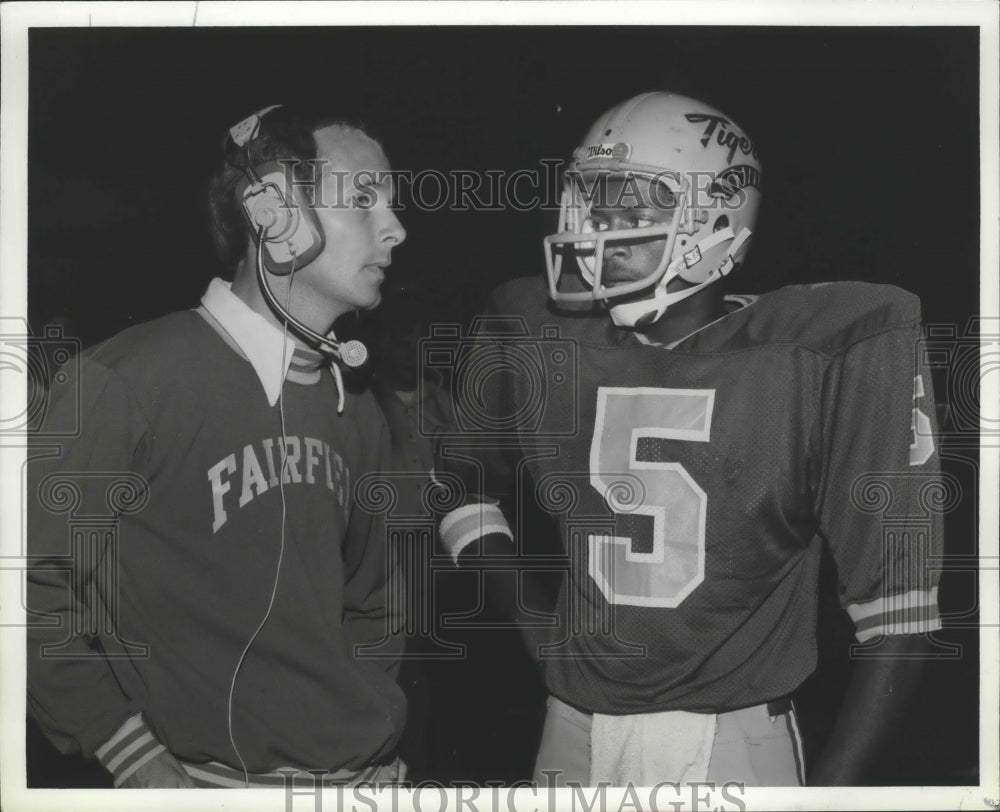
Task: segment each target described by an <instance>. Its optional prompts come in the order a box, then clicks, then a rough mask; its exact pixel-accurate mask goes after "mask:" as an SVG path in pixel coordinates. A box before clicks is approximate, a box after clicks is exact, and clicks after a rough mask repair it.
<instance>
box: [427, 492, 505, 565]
mask: <svg viewBox="0 0 1000 812" xmlns="http://www.w3.org/2000/svg"><path fill="white" fill-rule="evenodd" d="M491 533H500V534H502V535H504V536H507V538H509V539H511V540H513V539H514V534H513V533H512V532H511V530H510V525H509V524H507V519H506V517H505V516H504V515H503V511H502V510H500V508H499V507H498V506H497V505H491V504H487V503H483V502H479V503H476V504H473V505H463V506H462V507H460V508H456V509H455V510H453V511H451V513H448V514H447V515H446V516H445V517H444V518H443V519H442V520H441V543H442V544H443V545H444V548H445V549H446V550H447V551H448V553H449V554H450V555H451V557H452V560H453V561H455V563H456V564H457V563H458V556H459V553H461V552H462V550H463V549H464V548H465V547H467V546H468V545H469V544H471V543H472V542H474V541H476V540H478V539H481V538H482V537H483V536H488V535H490V534H491Z"/></svg>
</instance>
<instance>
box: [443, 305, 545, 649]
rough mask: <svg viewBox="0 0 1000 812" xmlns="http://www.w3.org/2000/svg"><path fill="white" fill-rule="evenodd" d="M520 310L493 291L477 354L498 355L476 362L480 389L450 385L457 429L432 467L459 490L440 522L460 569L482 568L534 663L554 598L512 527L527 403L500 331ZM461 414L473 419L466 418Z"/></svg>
mask: <svg viewBox="0 0 1000 812" xmlns="http://www.w3.org/2000/svg"><path fill="white" fill-rule="evenodd" d="M516 312H517V307H516V305H513V304H511V303H509V302H507V303H499V302H498V301H497V298H496V295H495V294H494V297H492V298H491V300H490V301H489V302H488V303H487V306H486V309H485V313H486V315H485V317H484V318H485V319H486V320H490V321H489V324H490V327H488V328H487V332H489V334H490V337H489V338H482V339H480V343H479V344H478V345H477V352H478V353H480V354H478V355H476V356H475V357H476V358H477V359H494V360H495V361H496V365H495V367H494V368H487V366H486V364H487V363H488V361H486V360H479V361H478V363H479V366H478V367H477V371H478V372H479V373H480V374H479V375H478V376H477V381H476V383H477V386H476V387H475V391H470V389H471V387H468V386H466V387H463V386H450V387H448V388H449V389H450V390H451V391H452V392H453V393H454V397H455V402H454V404H453V407H452V410H453V414H454V415H455V417H454V418H453V421H452V422H453V428H454V429H455V432H454V433H453V435H452V439H449V440H447V441H443V442H441V443H439V444H438V446H437V448H436V449H435V452H436V453H435V464H434V470H435V473H436V475H437V476H438V477H439V481H440V482H441V484H442V486H443V487H445V488H448V489H451V490H452V491H457V492H458V495H459V498H458V500H457V501H458V504H457V506H456V507H453V508H452V509H451V510H449V511H447V513H446V515H444V516H443V517H442V519H441V521H440V525H439V538H440V541H441V545H442V546H443V547H444V549H445V551H446V552H447V553H448V554H449V555H450V556H451V558H452V560H453V561H454V562H455V564H456V566H458V567H459V568H460V569H463V570H466V571H474V572H478V573H479V577H480V583H481V584H482V588H483V592H484V594H485V598H486V601H487V602H488V604H489V605H490V606H491V608H492V609H493V610H494V611H495V612H497V613H498V614H499V615H500V616H501V617H502V618H504V619H505V620H507V621H509V622H513V623H515V624H516V625H517V629H518V631H519V633H520V635H521V637H522V640H523V641H524V643H525V646H526V647H527V649H528V653H529V656H530V657H531V659H532V660H533V661H535V662H537V661H538V658H539V653H538V646H539V643H540V642H541V640H540V637H539V635H538V632H539V617H538V614H537V613H538V612H545V611H546V610H547V609H549V608H550V605H551V603H552V601H551V600H549V599H548V597H547V595H546V593H545V591H544V590H543V589H542V588H541V586H540V585H539V583H538V582H537V579H536V578H535V577H534V575H533V573H532V572H531V570H530V567H527V566H526V561H525V559H524V557H522V556H520V555H519V551H520V550H521V549H522V543H523V541H524V540H523V539H516V538H515V533H514V529H513V528H516V527H518V525H519V522H518V521H517V510H518V495H519V487H518V478H517V477H518V474H517V472H518V471H519V470H520V461H521V458H522V451H521V448H520V445H519V443H518V436H517V431H516V429H517V420H518V416H519V415H523V414H525V413H526V410H525V409H524V408H523V404H519V403H518V402H517V395H516V394H515V392H516V386H515V381H514V378H515V377H516V374H515V373H514V372H513V371H512V370H515V369H517V364H516V363H504V362H503V358H504V342H503V340H502V339H498V338H496V336H497V335H499V334H500V333H501V332H503V331H504V330H505V329H510V318H509V317H508V316H505V315H504V314H508V313H516ZM487 345H488V346H487ZM467 398H468V399H471V401H467V400H466V399H467ZM463 414H464V415H471V416H473V418H474V419H470V420H466V421H464V422H463V420H462V419H461V416H462V415H463ZM470 425H471V426H472V427H473V428H472V429H471V430H469V431H466V432H465V435H464V436H463V433H462V431H461V429H462V428H463V426H466V427H468V426H470ZM479 425H487V426H490V425H492V426H509V427H510V430H509V432H508V433H507V434H506V435H503V436H497V435H496V433H492V434H490V433H488V432H487V434H489V436H483V435H482V434H480V433H478V432H477V431H476V430H475V427H476V426H479ZM442 501H447V500H442ZM531 610H535V613H533V612H532V611H531Z"/></svg>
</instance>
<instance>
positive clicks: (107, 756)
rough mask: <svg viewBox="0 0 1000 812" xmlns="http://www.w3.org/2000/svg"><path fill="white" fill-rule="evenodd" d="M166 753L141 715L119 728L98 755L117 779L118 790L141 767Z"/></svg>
mask: <svg viewBox="0 0 1000 812" xmlns="http://www.w3.org/2000/svg"><path fill="white" fill-rule="evenodd" d="M164 750H166V748H165V747H164V746H163V745H162V744H160V742H159V741H157V739H156V736H154V735H153V731H152V730H150V729H149V727H147V726H146V722H145V721H144V720H143V718H142V714H139V713H137V714H136V715H135V716H132V717H130V718H129V719H128V721H126V722H125V724H123V725H122V726H121V727H120V728H118V730H117V731H116V732H115V734H114V735H113V736H112V737H111V738H110V739H108V741H106V742H105V743H104V744H103V745H102V746H101V747H99V748H98V749H97V751H96V752H95V755H96V756H97V760H98V761H99V762H100V763H101V765H102V766H103V767H104V769H106V770H107V771H108V772H110V773H111V774H112V776H114V782H115V786H118V785H119V784H121V782H122V781H124V780H125V779H126V778H128V777H129V776H130V775H131V774H132V773H134V772H135V771H136V770H137V769H139V767H141V766H142V765H143V764H145V763H146V762H147V761H149V760H150V759H151V758H153V757H154V756H157V755H159V754H160V753H162V752H163V751H164Z"/></svg>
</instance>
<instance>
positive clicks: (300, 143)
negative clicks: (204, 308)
mask: <svg viewBox="0 0 1000 812" xmlns="http://www.w3.org/2000/svg"><path fill="white" fill-rule="evenodd" d="M334 126H336V127H341V128H343V129H344V130H345V131H353V132H359V133H362V134H363V135H365V136H367V137H368V138H372V140H373V141H376V143H377V139H375V138H374V137H373V136H372V135H371V134H370V133H369V131H368V128H367V126H366V125H365V124H363V123H361V122H359V121H354V120H350V119H343V118H334V117H331V116H313V117H309V116H307V115H303V114H302V113H299V112H295V111H290V110H288V109H286V108H280V109H278V110H274V111H272V112H270V113H268V114H267V115H265V116H264V117H263V119H262V122H261V128H260V132H259V133H258V135H257V137H256V138H254V139H253V140H252V141H250V143H249V148H248V149H249V159H250V163H251V165H253V166H258V165H260V164H262V163H266V162H268V161H279V160H287V159H293V160H297V161H298V163H296V164H295V165H294V166H293V168H292V171H293V173H294V175H295V178H296V179H298V180H301V181H304V182H307V183H308V182H309V181H311V180H313V166H312V165H311V164H309V163H308V161H311V160H313V159H315V158H317V157H318V155H317V147H316V137H315V133H316V132H317V131H318V130H322V129H324V128H326V127H334ZM245 177H246V174H245V172H244V170H243V169H242V168H241V167H239V166H234V165H233V164H232V163H230V162H229V161H226V162H225V163H224V164H223V165H222V166H221V168H219V169H218V170H217V171H216V172H215V173H214V174H213V175H212V177H211V179H210V180H209V183H208V216H209V223H210V227H211V231H212V239H213V242H214V243H215V252H216V255H217V256H218V258H219V261H220V262H221V263H222V265H223V266H224V267H225V268H226V269H227V270H229V272H230V273H232V272H233V271H234V270H235V268H236V266H237V264H238V263H239V261H240V260H241V259H243V257H244V256H245V255H246V250H247V241H248V240H251V239H252V238H253V235H252V234H251V232H250V227H249V225H248V223H247V221H246V218H245V216H244V214H243V206H242V202H241V201H240V200H239V196H238V195H237V193H236V187H237V186H238V185H239V183H240V181H241V180H242V179H244V178H245ZM316 179H317V180H318V179H319V175H318V174H317V176H316Z"/></svg>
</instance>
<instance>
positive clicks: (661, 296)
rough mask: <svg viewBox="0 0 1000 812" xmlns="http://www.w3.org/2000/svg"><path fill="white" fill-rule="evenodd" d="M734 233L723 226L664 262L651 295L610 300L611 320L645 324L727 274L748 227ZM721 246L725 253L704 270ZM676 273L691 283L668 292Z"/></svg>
mask: <svg viewBox="0 0 1000 812" xmlns="http://www.w3.org/2000/svg"><path fill="white" fill-rule="evenodd" d="M734 236H735V235H734V234H733V232H732V230H731V229H728V228H725V229H722V230H720V231H718V232H716V233H715V234H713V235H711V236H710V237H708V238H706V239H704V240H702V241H701V242H699V243H698V244H697V245H696V246H695V247H694V248H692V249H691V250H690V251H688V252H687V253H685V254H682V255H680V256H678V257H677V258H676V259H674V261H673V262H671V263H670V264H669V265H668V266H667V269H666V271H664V273H663V276H661V277H660V281H659V282H657V283H656V286H655V288H654V290H653V295H652V296H649V297H648V298H646V299H640V300H638V301H635V302H622V303H621V304H610V302H609V305H610V306H609V307H608V314H609V315H610V316H611V321H612V322H613V323H614V324H615V325H616V326H617V327H648V326H649V325H650V324H652V323H653V322H655V321H659V320H660V319H661V318H663V316H664V314H665V313H666V312H667V308H669V307H670V306H671V305H673V304H676V303H677V302H680V301H683V300H684V299H687V298H688V297H689V296H693V295H694V294H696V293H697V292H698V291H700V290H701V289H702V288H705V287H708V286H709V285H711V284H712V283H713V282H717V281H718V280H719V279H722V277H724V276H728V275H729V273H730V272H731V271H732V270H733V268H735V267H736V261H737V260H736V257H737V256H742V254H743V252H744V251H745V250H746V245H747V242H748V241H749V239H750V236H751V232H750V230H749V229H743V231H741V232H740V235H739V236H738V237H735V238H734ZM726 243H728V246H726ZM723 246H725V247H726V253H725V256H724V257H723V258H722V260H721V262H719V263H718V264H717V265H715V267H712V268H711V270H709V271H708V272H707V273H706V272H705V270H704V269H705V268H707V267H709V266H708V264H707V262H711V261H712V256H713V255H714V254H717V253H718V250H719V249H720V248H721V247H723ZM701 262H706V265H703V266H702V267H701V268H698V267H697V266H698V265H699V264H700V263H701ZM678 276H679V277H680V278H681V279H683V280H684V281H685V282H688V283H691V284H692V286H691V287H689V288H684V289H683V290H677V291H673V292H671V293H668V292H667V285H668V284H669V283H670V281H671V280H672V279H674V278H675V277H678ZM605 301H608V300H605Z"/></svg>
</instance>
